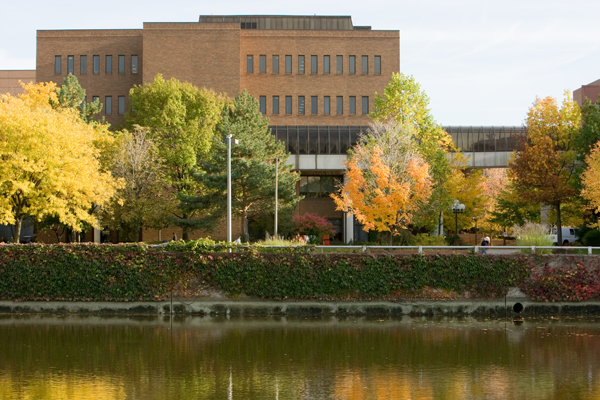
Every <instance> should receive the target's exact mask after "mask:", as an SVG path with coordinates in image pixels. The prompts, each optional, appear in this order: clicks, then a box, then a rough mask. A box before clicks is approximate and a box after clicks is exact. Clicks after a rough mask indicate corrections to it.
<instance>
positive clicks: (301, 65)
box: [298, 56, 304, 74]
mask: <svg viewBox="0 0 600 400" xmlns="http://www.w3.org/2000/svg"><path fill="white" fill-rule="evenodd" d="M298 73H299V74H303V73H304V56H298Z"/></svg>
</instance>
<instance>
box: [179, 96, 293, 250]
mask: <svg viewBox="0 0 600 400" xmlns="http://www.w3.org/2000/svg"><path fill="white" fill-rule="evenodd" d="M217 132H218V135H215V139H214V141H213V146H212V158H211V159H208V158H207V159H205V160H203V161H202V163H201V169H202V172H199V173H197V174H196V175H195V179H196V181H197V182H198V183H199V184H200V185H201V186H202V187H204V188H205V189H206V190H205V194H203V195H200V196H190V197H188V198H186V199H185V207H186V210H190V212H192V210H193V211H201V212H202V213H203V215H201V216H200V218H198V219H189V220H187V223H188V224H189V226H190V227H196V228H206V229H214V228H216V226H217V224H218V222H219V221H222V220H223V218H224V216H225V215H226V214H227V207H226V190H227V145H226V144H225V138H226V137H227V135H232V136H233V138H235V139H238V140H239V143H238V144H236V145H232V149H231V182H232V211H233V212H234V213H236V214H237V215H239V216H240V217H241V219H242V234H243V237H244V241H246V242H248V241H249V240H250V238H249V231H248V221H249V220H250V219H254V218H257V217H258V216H260V215H262V214H264V213H266V212H272V211H273V209H274V200H275V159H279V160H280V162H279V166H278V174H279V175H278V198H279V207H281V208H283V207H288V208H294V207H296V205H297V203H298V202H299V201H300V198H298V197H297V196H296V182H297V181H298V180H299V179H300V177H299V176H298V174H296V173H295V172H292V166H291V165H286V163H285V161H286V160H287V159H288V157H289V154H288V153H286V151H285V145H284V144H283V143H282V142H279V141H277V140H276V138H275V136H274V135H272V134H271V132H270V131H269V119H268V118H266V117H264V116H263V115H262V114H261V113H260V109H259V103H258V102H257V101H256V100H254V98H253V97H252V96H251V95H250V94H248V92H247V91H244V92H242V93H240V94H238V95H237V96H236V97H235V99H233V104H226V105H225V106H224V108H223V116H222V121H221V123H220V124H219V126H218V129H217Z"/></svg>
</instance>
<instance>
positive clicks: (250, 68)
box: [246, 56, 254, 74]
mask: <svg viewBox="0 0 600 400" xmlns="http://www.w3.org/2000/svg"><path fill="white" fill-rule="evenodd" d="M246 72H247V73H249V74H251V73H253V72H254V56H246Z"/></svg>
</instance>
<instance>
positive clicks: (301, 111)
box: [298, 96, 304, 115]
mask: <svg viewBox="0 0 600 400" xmlns="http://www.w3.org/2000/svg"><path fill="white" fill-rule="evenodd" d="M298 114H299V115H304V96H298Z"/></svg>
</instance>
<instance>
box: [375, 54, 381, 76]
mask: <svg viewBox="0 0 600 400" xmlns="http://www.w3.org/2000/svg"><path fill="white" fill-rule="evenodd" d="M375 73H376V74H377V75H381V56H375Z"/></svg>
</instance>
